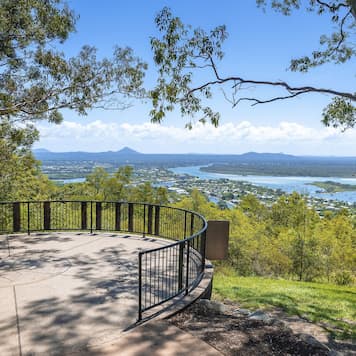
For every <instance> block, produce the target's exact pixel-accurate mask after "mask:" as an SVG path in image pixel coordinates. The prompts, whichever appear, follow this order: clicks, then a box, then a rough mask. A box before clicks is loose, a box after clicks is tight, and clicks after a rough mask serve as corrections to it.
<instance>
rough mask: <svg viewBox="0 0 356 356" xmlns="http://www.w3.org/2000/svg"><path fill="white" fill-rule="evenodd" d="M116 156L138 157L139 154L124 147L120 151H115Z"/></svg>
mask: <svg viewBox="0 0 356 356" xmlns="http://www.w3.org/2000/svg"><path fill="white" fill-rule="evenodd" d="M117 153H118V154H121V155H140V154H141V153H140V152H137V151H135V150H133V149H132V148H130V147H127V146H125V147H124V148H122V149H121V150H119V151H117Z"/></svg>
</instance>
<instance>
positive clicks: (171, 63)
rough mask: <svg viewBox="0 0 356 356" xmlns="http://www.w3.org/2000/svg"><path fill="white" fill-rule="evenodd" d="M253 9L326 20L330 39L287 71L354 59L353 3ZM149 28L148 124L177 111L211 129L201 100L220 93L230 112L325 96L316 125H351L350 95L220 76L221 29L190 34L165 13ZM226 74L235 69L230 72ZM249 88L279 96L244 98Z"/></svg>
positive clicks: (295, 2) (284, 2) (295, 1)
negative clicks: (153, 78)
mask: <svg viewBox="0 0 356 356" xmlns="http://www.w3.org/2000/svg"><path fill="white" fill-rule="evenodd" d="M256 3H257V6H260V7H262V8H264V9H266V8H267V7H268V6H269V5H270V6H271V7H272V8H273V9H274V10H276V11H279V12H281V13H282V14H284V15H287V16H288V15H291V14H292V12H293V11H295V10H299V9H300V10H305V11H313V12H316V13H317V14H318V15H325V16H329V17H330V24H331V25H332V27H333V28H336V30H331V33H330V34H326V35H325V34H321V37H320V49H316V50H314V51H313V52H312V53H311V54H310V55H306V56H302V57H300V58H294V59H291V62H290V64H289V69H290V70H291V71H295V72H308V71H309V70H311V69H312V68H315V67H318V66H321V65H324V64H326V63H334V64H344V63H346V62H348V61H352V60H354V59H355V55H356V47H355V28H356V1H355V0H344V1H342V0H333V1H331V0H325V1H321V0H320V1H319V0H308V1H301V0H271V1H269V0H256ZM155 22H156V25H157V28H158V30H159V36H157V37H153V38H152V39H151V46H152V49H153V52H154V61H155V63H156V65H157V66H158V72H159V77H158V80H157V85H156V87H155V88H154V89H153V90H152V92H151V97H152V102H153V109H152V111H151V116H152V120H153V121H155V122H161V121H162V119H163V118H164V117H165V115H166V114H167V112H169V111H172V110H174V108H178V109H179V110H180V112H181V114H182V116H188V117H190V118H191V117H192V116H194V115H199V118H198V120H199V121H201V122H203V123H204V122H206V121H210V122H211V123H212V124H213V125H215V126H217V125H218V123H219V118H220V115H219V113H218V112H215V111H214V110H212V109H211V107H209V106H207V105H206V104H205V103H206V99H210V98H212V95H213V91H212V89H213V88H214V87H220V88H221V89H223V93H224V95H225V98H226V99H227V100H228V101H229V102H230V103H231V105H232V106H233V107H237V106H238V105H239V104H240V103H241V102H250V103H251V104H252V105H261V104H268V103H271V102H275V101H281V100H287V99H292V98H295V97H299V96H302V95H307V94H311V93H320V94H326V95H328V96H330V97H331V100H330V103H329V105H327V107H326V108H325V109H324V110H323V113H322V117H323V118H322V122H323V123H324V124H325V125H326V126H334V127H341V128H342V129H347V128H351V127H354V126H355V125H356V107H355V102H356V93H355V92H353V91H343V90H339V89H337V88H323V87H317V86H312V85H309V84H306V85H303V86H296V85H293V84H291V83H288V82H286V81H282V80H278V81H274V80H271V79H268V78H248V77H245V76H244V74H243V73H236V74H235V73H234V74H231V75H228V76H224V75H222V74H221V72H220V70H219V62H221V61H222V60H223V57H224V52H223V44H224V41H225V40H226V38H227V37H228V32H227V29H226V26H225V25H221V26H218V27H215V28H213V29H211V30H208V31H207V30H204V29H202V28H192V27H191V26H189V25H186V24H184V23H183V22H182V20H181V19H180V18H179V17H176V16H174V15H173V14H172V12H171V10H170V9H169V8H167V7H165V8H163V9H162V10H161V11H160V12H159V14H158V15H157V17H156V19H155ZM281 45H282V44H281ZM232 71H233V72H235V71H236V69H235V68H232ZM251 86H254V87H267V88H268V87H270V88H278V89H279V93H280V94H278V95H274V94H273V93H275V92H276V91H275V90H273V91H271V96H269V97H268V96H267V97H265V96H264V97H259V96H257V95H252V96H246V92H248V91H246V89H248V88H250V87H251ZM191 125H192V122H191V121H190V122H188V124H187V126H188V127H191Z"/></svg>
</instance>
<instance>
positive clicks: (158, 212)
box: [155, 205, 160, 236]
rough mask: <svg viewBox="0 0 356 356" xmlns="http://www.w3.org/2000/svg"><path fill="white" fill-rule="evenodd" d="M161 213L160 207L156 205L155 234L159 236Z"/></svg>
mask: <svg viewBox="0 0 356 356" xmlns="http://www.w3.org/2000/svg"><path fill="white" fill-rule="evenodd" d="M159 214H160V207H159V205H156V208H155V235H156V236H159Z"/></svg>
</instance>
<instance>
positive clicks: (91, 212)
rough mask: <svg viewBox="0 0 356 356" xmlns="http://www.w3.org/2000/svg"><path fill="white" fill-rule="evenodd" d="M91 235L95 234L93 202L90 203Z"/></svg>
mask: <svg viewBox="0 0 356 356" xmlns="http://www.w3.org/2000/svg"><path fill="white" fill-rule="evenodd" d="M90 233H91V234H92V233H93V202H92V201H91V202H90Z"/></svg>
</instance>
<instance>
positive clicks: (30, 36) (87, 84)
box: [0, 0, 146, 198]
mask: <svg viewBox="0 0 356 356" xmlns="http://www.w3.org/2000/svg"><path fill="white" fill-rule="evenodd" d="M76 20H77V17H76V15H75V14H74V13H73V11H72V10H71V9H70V8H69V7H68V5H67V3H66V2H65V1H64V0H17V1H13V0H2V1H1V2H0V125H1V127H0V155H1V163H0V165H1V167H0V168H1V170H0V184H1V188H3V189H4V190H2V192H3V194H2V198H4V197H7V198H9V197H10V198H11V196H13V194H12V192H13V189H12V188H11V187H14V186H15V185H16V184H17V186H20V185H21V184H22V183H21V184H20V179H19V177H20V172H23V174H24V175H22V177H27V179H28V180H31V179H32V180H34V179H36V178H38V166H37V163H36V162H35V160H34V159H33V157H32V155H31V146H32V144H33V142H34V141H35V140H37V139H38V132H37V130H36V127H35V125H34V123H35V122H36V121H38V120H47V121H48V122H51V123H60V122H61V121H62V119H63V116H62V113H61V110H62V109H70V110H74V111H76V112H77V113H78V114H80V115H86V114H87V112H88V110H89V109H91V108H94V107H101V108H111V109H124V108H126V107H127V106H128V105H129V103H128V101H127V99H128V98H130V97H141V96H142V95H143V93H144V91H143V89H142V82H143V78H144V73H145V69H146V64H145V63H143V62H142V61H141V60H140V59H139V58H137V57H135V56H134V54H133V51H132V50H131V49H130V48H128V47H123V48H120V47H116V48H115V50H114V53H113V56H112V58H103V59H98V58H97V50H96V49H95V48H94V47H91V46H84V47H83V48H82V49H81V50H80V51H79V53H78V55H77V56H76V57H72V58H67V57H66V56H65V54H64V53H63V52H61V51H60V46H61V44H63V43H64V42H65V41H66V40H67V39H68V37H69V35H70V34H71V33H72V32H74V31H75V24H76ZM14 167H15V168H14ZM21 182H22V181H21ZM19 191H20V190H19Z"/></svg>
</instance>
